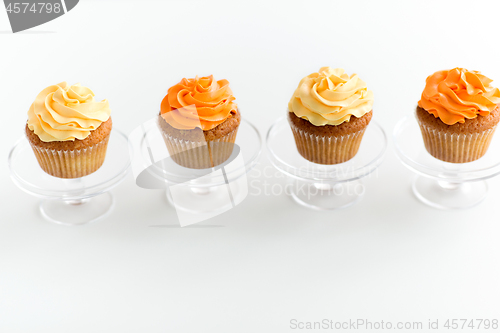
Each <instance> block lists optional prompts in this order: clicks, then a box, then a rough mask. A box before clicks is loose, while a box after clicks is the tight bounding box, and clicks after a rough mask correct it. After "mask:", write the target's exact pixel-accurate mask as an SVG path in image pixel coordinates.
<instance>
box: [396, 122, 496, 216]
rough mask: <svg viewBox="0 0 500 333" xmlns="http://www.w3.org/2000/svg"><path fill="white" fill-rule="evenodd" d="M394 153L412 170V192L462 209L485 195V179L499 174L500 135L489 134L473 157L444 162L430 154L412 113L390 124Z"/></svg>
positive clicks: (424, 199) (436, 203)
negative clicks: (484, 146) (483, 151)
mask: <svg viewBox="0 0 500 333" xmlns="http://www.w3.org/2000/svg"><path fill="white" fill-rule="evenodd" d="M394 142H395V148H396V153H397V155H398V157H399V159H400V160H401V162H402V163H403V164H404V165H405V166H406V167H407V168H408V169H410V170H411V171H413V172H414V173H416V176H415V177H414V179H413V181H412V190H413V193H414V194H415V196H416V197H417V198H418V199H419V200H420V201H422V202H423V203H425V204H427V205H429V206H432V207H435V208H440V209H465V208H470V207H473V206H476V205H477V204H479V203H480V202H481V201H483V200H484V198H486V196H487V193H488V183H487V182H486V179H488V178H491V177H494V176H496V175H498V174H500V135H499V134H496V135H494V136H493V139H492V141H491V144H490V147H489V149H488V151H487V153H486V154H485V155H484V156H483V157H481V158H480V159H479V160H477V161H473V162H469V163H448V162H443V161H441V160H438V159H437V158H434V157H433V156H432V155H430V154H429V153H428V152H427V150H426V149H425V146H424V141H423V139H422V134H421V132H420V128H419V126H418V123H417V120H416V119H415V117H414V116H407V117H405V118H403V119H401V120H400V121H399V122H398V124H397V125H396V127H395V128H394Z"/></svg>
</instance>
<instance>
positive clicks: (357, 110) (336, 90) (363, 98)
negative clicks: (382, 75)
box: [288, 67, 373, 126]
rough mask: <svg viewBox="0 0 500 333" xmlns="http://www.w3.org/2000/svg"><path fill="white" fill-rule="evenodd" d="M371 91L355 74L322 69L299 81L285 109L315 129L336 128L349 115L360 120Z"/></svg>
mask: <svg viewBox="0 0 500 333" xmlns="http://www.w3.org/2000/svg"><path fill="white" fill-rule="evenodd" d="M372 106H373V92H372V91H371V90H368V89H367V88H366V83H365V82H364V81H362V80H361V79H360V78H359V77H358V75H357V74H352V75H351V76H349V75H348V74H346V73H345V72H344V70H343V69H342V68H335V69H332V68H331V67H322V68H320V70H319V72H318V73H312V74H311V75H308V76H306V77H305V78H303V79H302V80H301V81H300V83H299V86H298V87H297V89H296V90H295V92H294V93H293V96H292V98H291V99H290V102H289V103H288V110H289V111H290V112H293V113H295V115H296V116H297V117H300V118H304V119H307V120H308V121H309V122H310V123H312V124H313V125H315V126H323V125H340V124H342V123H343V122H345V121H349V120H350V119H351V116H355V117H358V118H359V117H362V116H364V115H365V114H366V113H368V112H370V111H371V110H372Z"/></svg>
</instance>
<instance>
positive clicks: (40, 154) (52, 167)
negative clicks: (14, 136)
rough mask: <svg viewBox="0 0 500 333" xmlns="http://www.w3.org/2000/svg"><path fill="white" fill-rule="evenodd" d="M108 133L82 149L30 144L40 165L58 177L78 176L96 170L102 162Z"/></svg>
mask: <svg viewBox="0 0 500 333" xmlns="http://www.w3.org/2000/svg"><path fill="white" fill-rule="evenodd" d="M108 141H109V135H108V136H107V137H106V138H104V139H103V140H102V141H100V142H98V143H96V144H95V145H93V146H90V147H87V148H84V149H75V150H57V149H46V148H41V147H38V146H36V145H34V144H31V148H33V152H34V153H35V156H36V159H37V160H38V163H39V164H40V167H41V168H42V169H43V171H45V172H46V173H48V174H49V175H51V176H54V177H58V178H80V177H83V176H87V175H90V174H91V173H93V172H95V171H97V169H99V168H100V167H101V166H102V164H103V163H104V158H105V156H106V149H107V147H108Z"/></svg>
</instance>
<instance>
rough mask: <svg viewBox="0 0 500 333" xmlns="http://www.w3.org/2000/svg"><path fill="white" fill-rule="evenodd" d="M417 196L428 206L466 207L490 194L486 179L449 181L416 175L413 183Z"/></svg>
mask: <svg viewBox="0 0 500 333" xmlns="http://www.w3.org/2000/svg"><path fill="white" fill-rule="evenodd" d="M412 190H413V193H414V194H415V196H416V197H417V198H418V199H419V200H420V201H422V202H423V203H425V204H426V205H428V206H431V207H434V208H439V209H466V208H471V207H474V206H476V205H478V204H479V203H480V202H481V201H483V200H484V198H486V195H487V194H488V184H487V183H486V181H484V180H483V181H477V182H467V183H448V182H445V181H438V180H435V179H432V178H427V177H423V176H416V177H415V179H414V180H413V183H412Z"/></svg>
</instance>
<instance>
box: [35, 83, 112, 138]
mask: <svg viewBox="0 0 500 333" xmlns="http://www.w3.org/2000/svg"><path fill="white" fill-rule="evenodd" d="M110 114H111V110H110V109H109V103H108V101H107V100H106V99H105V100H102V101H100V102H98V101H96V100H95V99H94V92H93V91H92V90H90V89H89V88H87V87H83V86H81V85H80V84H79V83H77V84H74V85H72V86H69V85H68V84H67V83H66V82H61V83H59V84H55V85H52V86H49V87H47V88H45V89H44V90H42V91H41V92H40V93H39V94H38V96H37V97H36V98H35V101H34V102H33V104H31V107H30V108H29V110H28V128H29V129H30V130H32V131H33V132H35V134H36V135H37V136H38V137H39V138H40V140H42V141H44V142H51V141H74V140H75V139H79V140H83V139H85V138H86V137H88V136H89V135H90V132H91V131H93V130H95V129H97V128H98V127H99V126H101V124H102V123H103V122H105V121H107V120H108V119H109V117H110Z"/></svg>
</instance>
